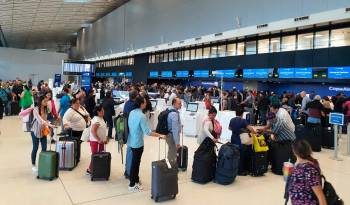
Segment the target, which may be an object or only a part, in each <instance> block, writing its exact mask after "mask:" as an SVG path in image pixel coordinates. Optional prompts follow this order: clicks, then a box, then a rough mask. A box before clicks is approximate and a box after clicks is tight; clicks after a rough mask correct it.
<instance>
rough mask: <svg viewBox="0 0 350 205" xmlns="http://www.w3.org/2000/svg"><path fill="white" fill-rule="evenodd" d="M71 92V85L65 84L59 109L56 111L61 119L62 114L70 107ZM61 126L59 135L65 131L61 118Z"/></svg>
mask: <svg viewBox="0 0 350 205" xmlns="http://www.w3.org/2000/svg"><path fill="white" fill-rule="evenodd" d="M71 93H72V90H71V86H70V85H69V84H67V85H65V86H64V87H63V95H62V98H61V99H60V109H59V110H58V113H59V114H60V117H61V119H63V116H64V114H65V113H66V112H67V110H68V109H69V108H70V105H71V99H72V96H71ZM61 127H62V132H61V133H60V134H59V135H64V134H65V131H64V126H63V120H62V121H61Z"/></svg>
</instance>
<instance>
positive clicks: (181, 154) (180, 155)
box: [177, 132, 188, 171]
mask: <svg viewBox="0 0 350 205" xmlns="http://www.w3.org/2000/svg"><path fill="white" fill-rule="evenodd" d="M181 135H182V136H181V138H182V145H181V147H180V148H179V149H178V150H177V166H178V168H179V169H180V170H182V171H186V170H187V165H188V147H187V146H184V134H183V132H182V134H181Z"/></svg>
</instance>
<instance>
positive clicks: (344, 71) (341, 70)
mask: <svg viewBox="0 0 350 205" xmlns="http://www.w3.org/2000/svg"><path fill="white" fill-rule="evenodd" d="M328 78H332V79H350V67H329V68H328Z"/></svg>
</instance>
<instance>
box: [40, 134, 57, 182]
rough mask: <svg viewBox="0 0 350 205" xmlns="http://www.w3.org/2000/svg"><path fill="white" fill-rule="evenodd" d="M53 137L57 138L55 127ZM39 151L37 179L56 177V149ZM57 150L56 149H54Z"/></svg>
mask: <svg viewBox="0 0 350 205" xmlns="http://www.w3.org/2000/svg"><path fill="white" fill-rule="evenodd" d="M54 138H55V139H56V140H57V128H56V129H54ZM49 148H50V150H49V151H41V152H40V154H39V165H38V176H37V178H38V179H46V180H50V181H51V180H53V179H55V178H58V170H59V161H60V160H59V154H58V152H56V151H51V141H50V147H49ZM56 150H57V149H56Z"/></svg>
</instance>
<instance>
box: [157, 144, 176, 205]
mask: <svg viewBox="0 0 350 205" xmlns="http://www.w3.org/2000/svg"><path fill="white" fill-rule="evenodd" d="M165 155H166V144H165ZM158 158H159V159H160V139H159V151H158ZM177 171H178V170H177V169H176V168H172V167H170V163H169V161H167V159H166V156H165V159H163V160H158V161H154V162H152V190H151V198H152V199H154V201H155V202H158V201H159V200H160V199H175V198H176V195H177V194H178V192H179V187H178V177H177Z"/></svg>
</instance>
